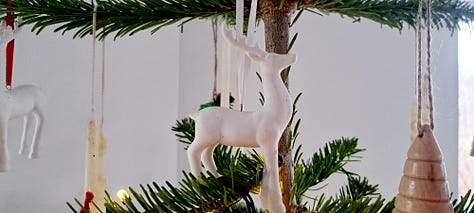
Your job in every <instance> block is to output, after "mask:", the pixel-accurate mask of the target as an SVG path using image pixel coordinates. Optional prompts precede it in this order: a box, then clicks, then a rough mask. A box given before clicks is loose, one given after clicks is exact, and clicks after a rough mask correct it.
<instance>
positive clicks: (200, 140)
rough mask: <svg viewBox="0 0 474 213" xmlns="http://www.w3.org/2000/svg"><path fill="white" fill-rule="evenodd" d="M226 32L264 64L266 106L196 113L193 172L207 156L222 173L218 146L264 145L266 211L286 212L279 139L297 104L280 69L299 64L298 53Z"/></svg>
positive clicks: (224, 31)
mask: <svg viewBox="0 0 474 213" xmlns="http://www.w3.org/2000/svg"><path fill="white" fill-rule="evenodd" d="M222 34H223V36H224V38H225V39H226V41H227V42H229V43H230V44H231V45H232V46H234V47H236V48H237V49H240V50H242V51H244V52H245V53H246V54H247V55H248V56H249V57H250V58H251V59H252V60H254V61H256V62H258V63H259V65H260V68H261V76H262V85H263V90H264V94H265V104H264V105H263V107H262V108H260V109H259V110H257V111H254V112H239V111H235V110H232V109H228V108H222V107H209V108H206V109H203V110H201V111H199V112H198V113H197V114H195V115H193V116H192V117H193V119H194V120H195V122H196V130H195V134H196V135H195V139H194V141H193V143H192V144H191V145H190V146H189V148H188V158H189V163H190V166H191V172H192V173H193V174H194V175H196V176H197V175H199V174H200V173H201V158H202V160H203V164H204V166H205V168H206V169H208V170H209V171H210V172H212V173H213V174H214V175H217V172H216V170H217V168H216V164H215V162H214V160H213V151H214V148H215V147H216V145H217V144H223V145H228V146H238V147H260V148H261V152H262V155H263V157H264V159H265V165H264V172H263V180H262V185H261V192H260V199H261V206H262V208H263V209H268V210H270V211H271V212H272V213H284V212H285V206H284V204H283V201H282V196H281V190H280V181H279V178H278V141H279V139H280V137H281V135H282V133H283V131H284V129H285V127H286V125H287V124H288V122H289V120H290V118H291V113H292V111H293V105H292V101H291V98H290V94H289V93H288V90H287V89H286V87H285V85H284V83H283V81H282V79H281V77H280V73H281V71H282V70H283V69H285V68H286V67H288V66H290V65H292V64H294V63H295V62H296V55H294V54H288V55H281V54H275V53H267V52H265V51H263V50H261V49H260V48H258V47H257V46H249V45H248V44H247V42H246V39H245V38H243V37H239V36H237V38H235V39H234V38H233V36H232V32H231V31H230V30H229V29H227V28H225V27H222Z"/></svg>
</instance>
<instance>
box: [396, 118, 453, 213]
mask: <svg viewBox="0 0 474 213" xmlns="http://www.w3.org/2000/svg"><path fill="white" fill-rule="evenodd" d="M398 191H399V192H398V195H397V198H396V200H395V209H394V210H393V212H394V213H404V212H410V213H434V212H436V213H448V212H454V209H453V206H452V204H451V202H450V199H449V187H448V182H447V181H446V168H445V166H444V162H443V154H442V153H441V150H440V148H439V146H438V143H437V142H436V139H435V137H434V136H433V132H432V131H431V128H430V126H429V125H423V127H422V136H419V137H416V138H415V140H414V141H413V143H412V145H411V147H410V149H409V150H408V153H407V160H406V161H405V166H404V168H403V176H402V179H401V181H400V186H399V188H398Z"/></svg>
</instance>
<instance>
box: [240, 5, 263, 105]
mask: <svg viewBox="0 0 474 213" xmlns="http://www.w3.org/2000/svg"><path fill="white" fill-rule="evenodd" d="M239 2H242V7H240V6H239V5H240V3H239ZM257 4H258V0H252V3H251V5H250V14H249V19H248V26H247V42H248V43H249V45H253V44H254V42H255V41H254V39H255V28H256V16H257ZM239 11H240V12H239ZM243 13H244V9H243V0H238V1H237V11H236V14H237V15H236V16H237V17H236V18H237V19H236V28H237V33H238V34H240V35H242V34H243V32H242V31H243V30H242V28H243V22H244V21H243ZM240 14H242V17H240ZM237 60H238V64H237V67H238V71H237V72H238V73H237V98H236V101H235V103H236V109H237V110H239V111H242V110H243V103H244V101H243V100H244V98H245V80H246V76H247V74H248V73H249V72H250V70H251V69H252V63H251V60H250V58H249V57H248V56H246V55H243V54H242V53H240V54H238V56H237Z"/></svg>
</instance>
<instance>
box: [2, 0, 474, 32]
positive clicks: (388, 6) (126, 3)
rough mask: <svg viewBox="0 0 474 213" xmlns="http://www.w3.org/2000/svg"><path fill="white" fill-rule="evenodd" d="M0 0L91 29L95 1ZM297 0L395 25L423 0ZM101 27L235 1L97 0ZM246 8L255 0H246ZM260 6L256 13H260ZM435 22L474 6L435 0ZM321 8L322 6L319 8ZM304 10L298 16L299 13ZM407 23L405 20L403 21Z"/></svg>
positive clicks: (159, 19) (69, 26) (156, 23)
mask: <svg viewBox="0 0 474 213" xmlns="http://www.w3.org/2000/svg"><path fill="white" fill-rule="evenodd" d="M7 2H8V0H0V9H1V10H0V15H1V16H5V14H6V12H8V11H13V12H15V14H16V15H17V16H21V17H22V18H23V21H24V23H23V25H32V26H33V27H32V30H33V31H34V32H36V33H40V32H41V31H43V30H44V29H45V28H46V27H50V26H53V27H54V31H55V32H61V33H65V32H69V31H74V32H75V33H74V37H81V38H82V37H85V36H87V35H90V34H91V32H92V11H93V8H94V7H93V5H92V4H91V3H88V2H86V1H82V0H15V3H14V4H13V5H12V6H6V5H7ZM284 3H285V4H294V3H296V4H297V7H296V8H295V9H297V10H300V11H313V12H316V13H317V14H320V15H322V14H329V13H338V14H341V15H343V16H347V17H351V18H353V19H354V20H355V21H360V20H361V18H366V19H369V20H372V21H374V22H377V23H380V24H381V25H385V26H389V27H392V28H396V29H400V30H401V29H403V28H404V27H405V26H414V25H415V23H416V15H417V6H418V0H301V1H295V0H286V1H284ZM97 4H98V5H99V7H98V10H97V30H98V37H99V38H100V39H103V38H105V37H106V36H108V35H110V34H115V38H117V37H122V36H126V35H133V34H135V33H137V32H140V31H143V30H151V32H152V33H154V32H156V31H158V30H160V29H161V28H163V27H165V26H169V25H172V24H175V23H180V25H181V26H182V25H183V24H185V23H187V22H189V21H191V20H194V19H207V18H214V17H234V13H235V2H234V1H229V0H199V1H197V0H98V1H97ZM244 5H245V13H248V12H249V10H250V8H249V7H250V6H249V5H250V0H245V2H244ZM263 9H264V8H259V11H258V14H257V16H258V17H260V16H261V15H262V14H260V12H261V10H263ZM432 9H433V15H432V19H433V22H432V23H433V26H434V27H436V28H447V29H449V30H451V31H454V30H457V29H459V26H460V23H470V22H471V21H473V20H474V6H473V5H471V4H469V3H468V2H467V1H460V0H433V1H432ZM317 11H319V12H317ZM300 15H301V14H300V13H298V15H297V16H296V18H295V19H298V18H299V17H300ZM404 24H406V25H404Z"/></svg>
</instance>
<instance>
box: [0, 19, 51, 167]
mask: <svg viewBox="0 0 474 213" xmlns="http://www.w3.org/2000/svg"><path fill="white" fill-rule="evenodd" d="M21 22H22V20H21V18H20V17H18V18H17V20H15V21H14V22H13V28H12V26H8V25H7V24H6V22H4V21H1V22H0V46H1V48H2V49H5V48H6V46H7V44H8V43H9V42H10V41H12V40H13V39H14V38H15V36H16V35H17V34H18V33H19V31H20V29H21V28H20V27H19V24H20V23H21ZM10 78H11V75H10ZM10 80H11V79H10ZM6 87H7V89H5V90H4V91H2V92H0V172H5V171H8V169H9V162H8V161H9V151H8V141H7V140H8V123H9V120H11V119H15V118H18V117H23V131H22V134H21V139H20V150H19V154H25V145H26V142H25V141H26V134H27V133H28V127H29V125H28V123H29V121H30V119H31V118H32V117H34V118H35V120H36V123H35V127H34V132H33V137H32V142H31V145H30V152H29V153H28V158H30V159H33V158H37V157H38V148H39V142H40V141H41V140H40V138H41V132H42V131H41V129H42V126H43V118H44V116H43V107H44V105H45V104H46V98H45V95H44V93H43V92H42V91H41V89H40V88H39V87H37V86H34V85H20V86H16V87H15V88H11V86H10V84H9V83H8V81H7V86H6Z"/></svg>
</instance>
